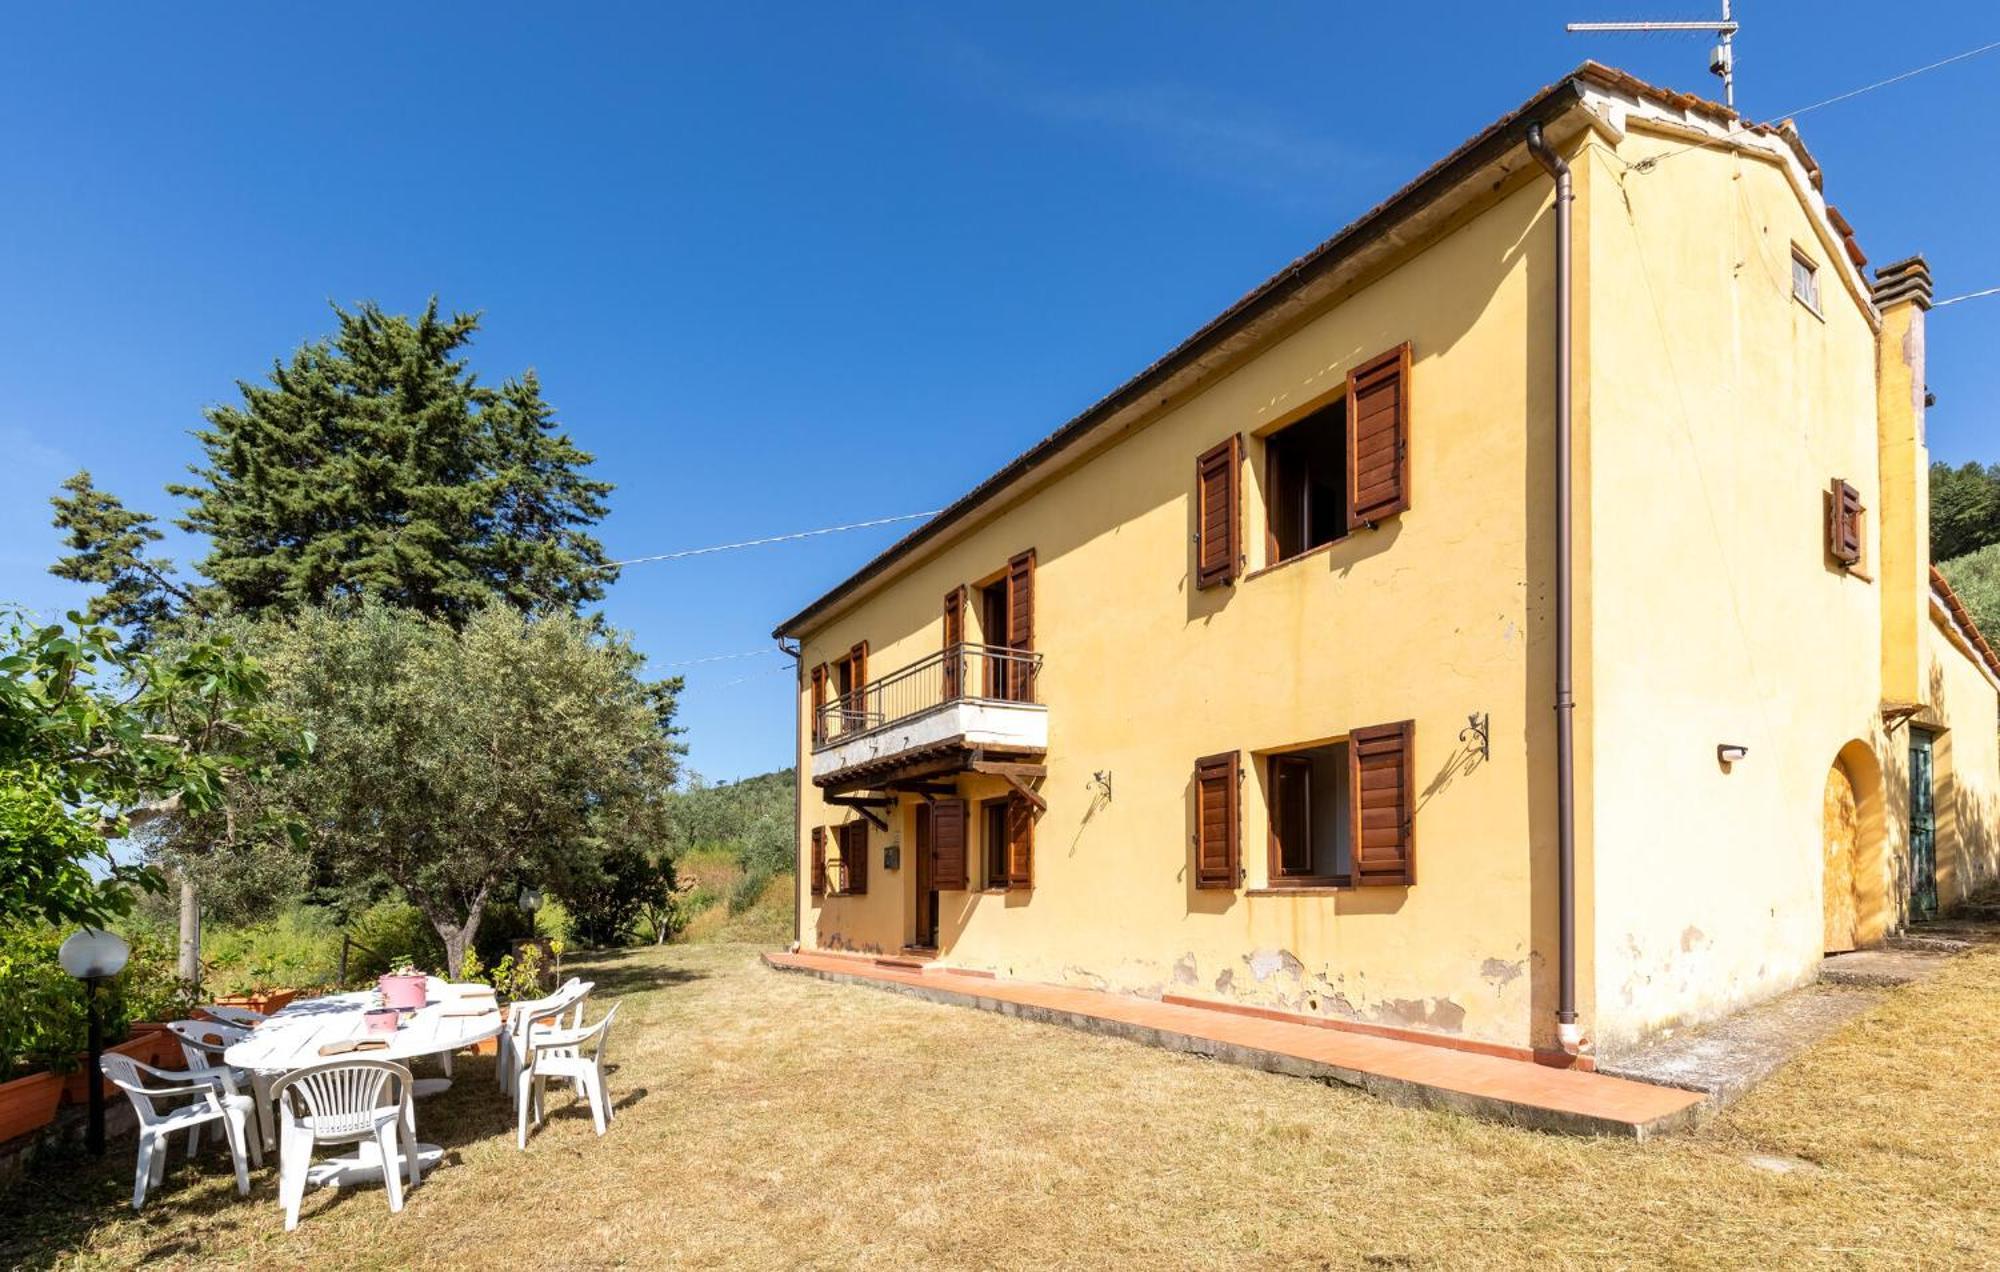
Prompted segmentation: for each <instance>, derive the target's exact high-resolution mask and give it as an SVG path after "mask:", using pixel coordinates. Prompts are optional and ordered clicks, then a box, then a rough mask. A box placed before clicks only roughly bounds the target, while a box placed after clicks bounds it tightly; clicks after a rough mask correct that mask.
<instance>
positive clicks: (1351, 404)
mask: <svg viewBox="0 0 2000 1272" xmlns="http://www.w3.org/2000/svg"><path fill="white" fill-rule="evenodd" d="M1409 506H1410V346H1409V345H1408V344H1403V345H1399V346H1397V347H1396V348H1394V349H1391V350H1390V351H1389V352H1387V353H1385V354H1382V355H1381V356H1380V357H1376V358H1372V359H1370V360H1369V361H1367V362H1364V363H1362V364H1361V365H1360V366H1358V367H1356V368H1354V370H1352V371H1350V372H1348V373H1347V528H1348V529H1350V530H1358V529H1360V528H1361V527H1363V526H1369V525H1374V524H1375V523H1376V522H1378V521H1380V520H1382V519H1383V518H1384V517H1391V516H1394V515H1395V514H1396V513H1399V512H1401V511H1403V510H1404V509H1405V508H1408V507H1409Z"/></svg>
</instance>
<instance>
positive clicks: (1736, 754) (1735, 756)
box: [1715, 742, 1750, 768]
mask: <svg viewBox="0 0 2000 1272" xmlns="http://www.w3.org/2000/svg"><path fill="white" fill-rule="evenodd" d="M1748 754H1750V748H1749V747H1747V746H1739V745H1738V744H1736V743H1734V742H1724V743H1723V744H1722V745H1720V746H1718V747H1716V748H1715V758H1716V761H1717V762H1718V763H1719V764H1721V765H1722V767H1724V768H1728V767H1729V766H1730V765H1732V764H1734V763H1736V761H1738V760H1740V759H1742V758H1743V757H1744V756H1746V755H1748Z"/></svg>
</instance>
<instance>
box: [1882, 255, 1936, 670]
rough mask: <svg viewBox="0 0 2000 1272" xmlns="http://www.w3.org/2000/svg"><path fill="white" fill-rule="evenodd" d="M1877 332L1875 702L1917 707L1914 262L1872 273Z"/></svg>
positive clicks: (1925, 525)
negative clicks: (1878, 655)
mask: <svg viewBox="0 0 2000 1272" xmlns="http://www.w3.org/2000/svg"><path fill="white" fill-rule="evenodd" d="M1873 294H1874V301H1875V307H1876V308H1877V309H1878V310H1880V311H1881V313H1882V330H1881V333H1880V334H1879V335H1878V336H1877V337H1876V343H1875V413H1876V440H1877V447H1878V452H1877V453H1878V456H1879V459H1880V465H1881V469H1880V471H1881V488H1880V489H1879V490H1878V491H1877V492H1876V494H1875V503H1876V511H1875V519H1876V521H1875V523H1876V527H1877V533H1878V535H1879V537H1880V542H1881V552H1880V554H1879V558H1878V561H1877V563H1876V570H1875V577H1876V581H1877V583H1878V585H1879V586H1880V587H1881V589H1882V697H1883V699H1884V700H1885V701H1889V702H1922V701H1924V700H1925V699H1926V698H1927V697H1928V696H1929V694H1928V688H1929V687H1928V685H1926V684H1925V682H1924V675H1923V657H1922V650H1923V635H1924V626H1923V625H1924V623H1925V622H1926V621H1928V615H1929V612H1930V586H1931V585H1930V565H1931V534H1930V527H1931V493H1930V475H1931V460H1930V448H1929V447H1928V446H1927V445H1926V443H1925V441H1924V397H1925V394H1926V389H1925V387H1924V312H1925V311H1926V310H1928V309H1929V308H1930V307H1931V270H1930V266H1929V265H1928V264H1926V263H1925V261H1924V258H1923V257H1921V256H1912V257H1909V258H1908V259H1906V260H1900V261H1895V262H1893V263H1891V264H1888V265H1883V266H1881V267H1880V268H1878V269H1877V270H1876V271H1875V286H1874V293H1873Z"/></svg>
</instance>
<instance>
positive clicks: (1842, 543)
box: [1826, 477, 1862, 566]
mask: <svg viewBox="0 0 2000 1272" xmlns="http://www.w3.org/2000/svg"><path fill="white" fill-rule="evenodd" d="M1861 513H1862V508H1861V492H1860V491H1858V490H1856V489H1855V488H1854V487H1852V486H1850V485H1848V484H1847V483H1846V482H1844V481H1842V480H1841V479H1840V478H1838V477H1836V478H1834V479H1833V490H1832V491H1831V493H1830V494H1829V496H1828V498H1827V502H1826V550H1827V552H1828V553H1829V554H1831V555H1832V557H1833V559H1834V560H1836V561H1838V562H1840V563H1841V564H1842V565H1844V566H1855V565H1859V564H1861Z"/></svg>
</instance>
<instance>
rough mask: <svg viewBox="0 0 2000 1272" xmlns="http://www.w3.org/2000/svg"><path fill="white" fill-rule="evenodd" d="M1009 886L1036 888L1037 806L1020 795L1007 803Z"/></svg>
mask: <svg viewBox="0 0 2000 1272" xmlns="http://www.w3.org/2000/svg"><path fill="white" fill-rule="evenodd" d="M1007 886H1008V887H1009V888H1032V887H1034V886H1035V806H1034V805H1033V804H1030V803H1029V802H1028V801H1027V800H1025V799H1022V798H1021V797H1020V796H1019V795H1015V796H1013V797H1011V798H1010V799H1008V801H1007Z"/></svg>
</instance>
